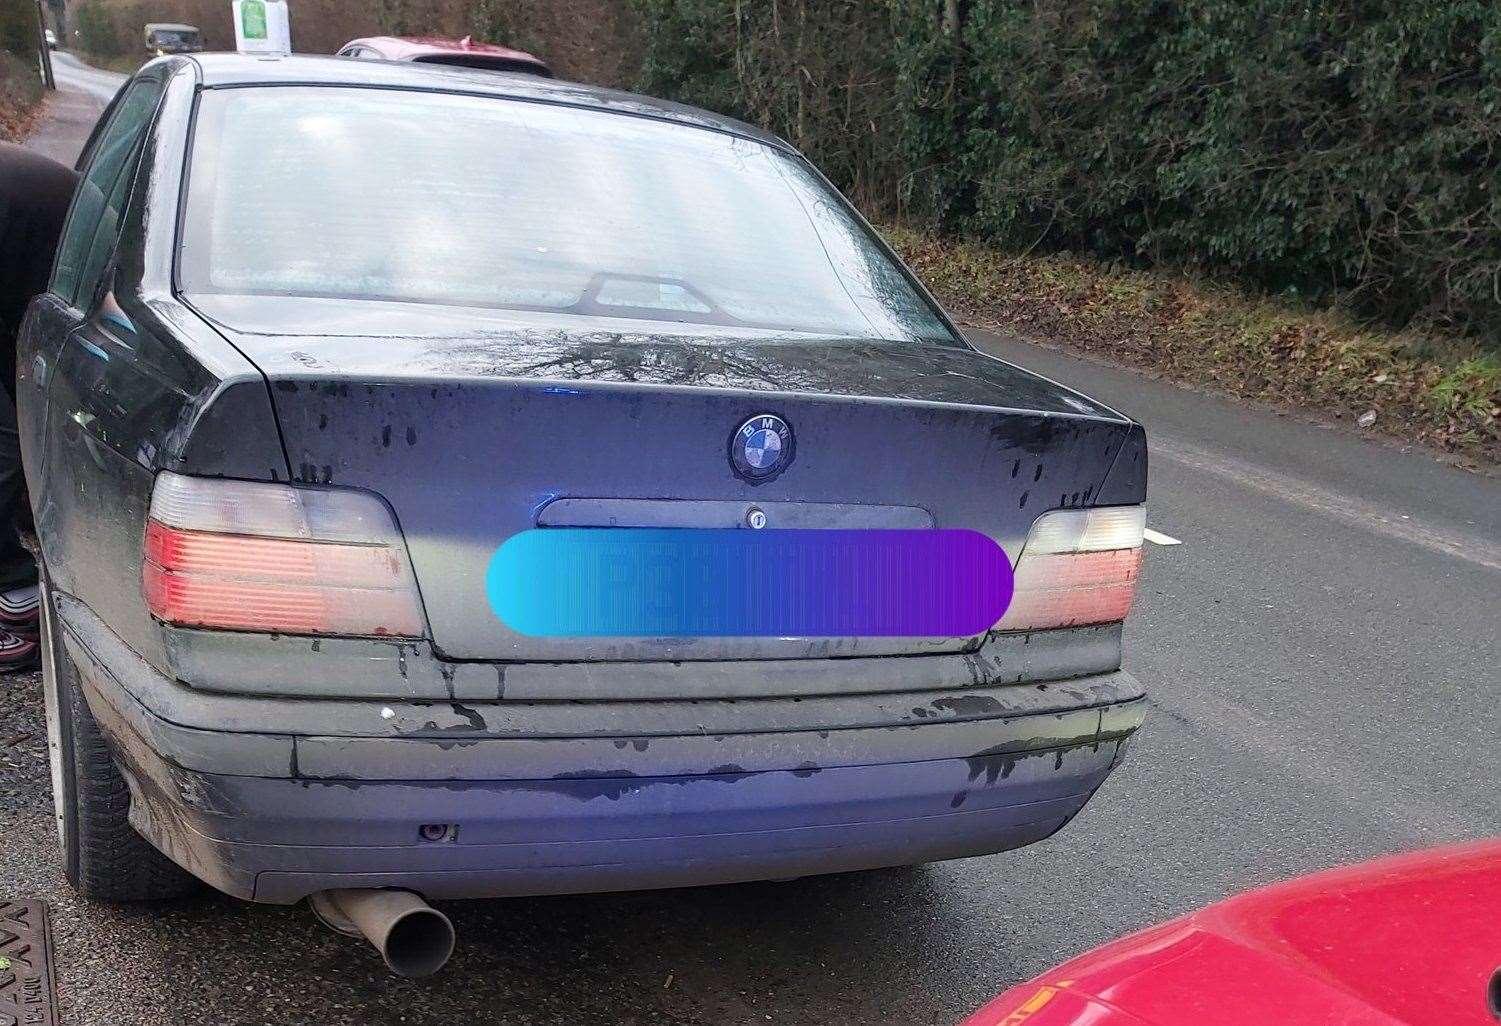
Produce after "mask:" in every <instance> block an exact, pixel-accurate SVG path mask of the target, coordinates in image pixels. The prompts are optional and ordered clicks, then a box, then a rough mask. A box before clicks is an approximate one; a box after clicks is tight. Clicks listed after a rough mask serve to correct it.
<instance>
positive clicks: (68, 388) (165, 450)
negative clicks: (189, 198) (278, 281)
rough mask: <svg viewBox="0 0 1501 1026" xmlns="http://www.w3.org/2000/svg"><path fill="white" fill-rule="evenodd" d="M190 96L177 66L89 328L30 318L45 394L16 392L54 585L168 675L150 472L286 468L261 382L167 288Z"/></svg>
mask: <svg viewBox="0 0 1501 1026" xmlns="http://www.w3.org/2000/svg"><path fill="white" fill-rule="evenodd" d="M193 93H194V81H193V73H192V68H191V65H187V64H184V65H182V67H181V68H180V69H179V70H178V72H177V73H176V74H175V75H174V78H173V81H172V83H171V85H170V86H169V89H168V91H167V94H166V97H165V99H164V101H163V105H162V107H161V109H160V111H159V113H158V115H157V118H156V120H155V122H154V123H153V124H152V126H151V128H150V129H149V131H148V134H147V137H146V139H145V142H144V148H143V150H142V159H141V161H140V164H139V166H138V168H137V169H136V171H135V178H134V182H133V184H132V186H131V189H130V192H129V198H128V200H127V202H126V207H125V210H124V214H123V217H122V219H121V224H122V227H121V234H120V242H119V246H118V250H117V253H116V260H115V269H114V271H113V272H112V274H111V275H109V276H108V277H107V292H106V293H105V295H104V297H103V300H102V301H101V302H99V303H97V304H95V309H93V310H91V311H89V312H88V314H87V315H86V316H84V317H82V319H81V321H80V319H79V314H78V313H77V312H76V311H68V310H67V309H66V308H65V307H61V308H60V309H58V310H49V311H42V312H45V313H47V314H48V315H49V316H47V317H45V318H43V317H40V316H38V317H36V318H34V319H35V321H36V330H35V331H34V332H33V333H32V335H31V338H30V339H29V341H28V343H27V346H28V348H27V354H28V355H29V356H31V357H32V358H33V359H32V360H31V361H29V362H28V366H27V368H26V370H27V372H28V373H30V374H33V375H35V374H37V373H38V372H40V373H41V374H42V375H43V376H45V381H44V382H43V389H44V390H45V402H44V403H38V402H37V401H36V399H35V397H36V395H37V394H38V393H39V392H40V391H42V389H38V388H37V386H36V385H35V384H34V383H33V384H32V386H31V388H30V389H27V388H26V387H24V386H25V384H26V383H25V382H23V388H22V394H23V395H27V394H29V395H30V396H31V397H32V398H31V399H30V400H29V401H28V402H27V403H24V404H23V406H24V408H25V413H24V414H23V418H22V424H21V430H22V435H23V448H24V450H25V451H26V453H27V459H28V465H29V466H31V467H32V468H34V478H33V480H32V481H31V482H30V483H31V488H32V492H31V494H32V505H33V508H34V511H35V513H36V522H37V534H38V538H39V540H40V542H41V546H42V553H43V556H44V558H45V560H46V563H47V567H48V572H49V574H50V577H51V580H52V582H53V584H54V586H55V587H56V588H58V589H59V590H61V591H63V592H65V593H67V594H71V595H73V596H74V597H76V598H78V599H79V600H81V601H82V602H84V603H85V604H87V605H88V606H89V607H90V608H92V609H93V610H94V612H95V613H96V614H98V615H99V617H100V618H101V619H103V620H104V621H105V622H106V623H107V624H108V625H109V626H110V627H111V628H112V629H113V630H114V631H115V632H116V633H117V634H119V635H120V636H121V637H122V638H123V639H124V640H125V641H126V642H127V643H129V644H130V645H131V646H132V647H133V648H134V649H135V650H136V651H138V652H139V653H141V655H142V656H143V657H145V658H146V659H147V660H148V661H150V662H151V663H153V664H154V665H156V666H158V667H159V668H160V667H164V666H165V664H166V663H165V656H164V652H163V647H162V637H161V631H160V630H159V628H158V627H157V625H156V623H155V622H154V621H153V620H152V619H151V616H150V613H149V611H148V610H147V608H146V605H145V600H144V597H143V595H142V591H141V552H142V541H143V537H144V532H145V520H146V515H147V512H148V509H149V507H150V499H151V488H152V483H153V481H154V479H155V475H156V472H157V471H158V470H161V469H172V470H176V471H179V472H182V473H193V474H203V475H208V476H227V477H248V478H256V479H268V478H278V477H279V478H281V479H285V478H286V477H287V466H286V458H285V455H284V454H283V452H282V449H281V442H280V436H279V434H278V433H277V430H276V424H275V419H274V416H273V414H272V410H271V404H270V398H269V395H268V393H267V390H266V384H265V379H264V377H263V376H262V375H261V374H260V372H259V371H257V370H256V369H255V367H254V366H253V365H252V364H251V363H250V362H249V361H248V360H246V359H245V358H244V357H243V356H242V355H241V354H240V353H239V352H238V351H237V350H235V349H234V347H233V346H231V345H230V344H229V343H228V342H226V341H225V340H224V339H223V338H222V337H221V336H219V335H218V334H217V333H216V332H214V331H213V330H212V329H211V328H210V327H209V326H208V325H207V324H205V323H204V322H203V321H202V320H201V319H199V318H198V317H197V316H195V315H194V314H193V313H192V312H191V311H189V310H187V309H186V308H185V307H183V306H182V305H181V304H180V303H178V302H177V300H176V299H175V298H174V296H173V292H172V253H173V248H174V246H175V233H176V223H177V199H178V191H179V189H180V187H181V184H182V168H183V155H184V145H185V140H186V138H187V133H188V131H189V125H190V121H191V111H192V103H193ZM38 302H39V303H45V302H51V303H52V304H53V306H59V304H57V303H56V301H55V300H50V301H48V300H43V301H38ZM34 313H35V311H34ZM70 318H71V320H70ZM38 354H41V355H42V356H43V360H42V362H41V363H40V364H36V363H35V360H34V358H35V357H36V356H37V355H38ZM48 354H55V355H50V358H48Z"/></svg>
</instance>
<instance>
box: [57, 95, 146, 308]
mask: <svg viewBox="0 0 1501 1026" xmlns="http://www.w3.org/2000/svg"><path fill="white" fill-rule="evenodd" d="M162 88H163V84H162V83H161V82H159V81H156V80H154V79H142V80H140V81H138V82H135V83H132V84H131V86H130V91H129V92H127V93H126V94H125V95H124V96H123V97H122V98H121V100H120V103H119V104H118V106H117V107H116V108H115V113H114V116H113V118H111V120H110V123H109V127H107V128H106V129H105V130H104V134H103V135H101V136H100V137H99V140H98V144H97V145H96V146H95V147H94V153H93V156H92V158H91V159H90V161H89V165H88V167H87V168H86V169H85V170H84V172H83V178H82V180H81V181H80V182H79V183H78V192H77V193H76V194H75V195H74V197H73V208H72V210H70V211H69V213H68V225H67V227H66V228H65V229H63V237H62V240H61V241H60V242H59V244H58V247H57V263H56V265H55V266H54V268H53V271H52V285H51V287H50V289H49V291H51V292H53V293H54V294H56V295H58V296H60V297H61V298H62V299H64V300H65V301H66V302H67V303H68V304H69V305H70V306H77V305H78V304H79V303H80V302H83V301H86V300H87V299H88V298H89V297H90V296H92V295H93V293H94V290H95V288H96V287H97V285H98V281H97V278H98V275H99V274H100V273H101V272H102V271H103V264H104V262H105V261H106V260H107V259H108V257H109V251H110V250H111V249H112V248H113V246H114V240H115V234H116V233H117V232H118V229H119V217H120V207H121V206H122V205H123V203H124V199H125V193H126V189H125V188H124V187H123V185H122V182H123V181H124V180H126V179H128V178H129V172H130V170H131V169H132V168H133V166H134V162H133V161H131V159H130V158H131V157H132V155H133V154H134V153H135V150H136V146H137V144H138V143H139V142H140V140H141V136H142V135H143V134H144V133H145V131H146V126H147V124H149V123H150V121H151V116H152V114H154V113H155V111H156V107H157V101H158V100H160V99H161V95H162ZM117 186H119V187H117ZM101 246H102V248H103V249H104V254H103V256H98V257H97V259H95V258H96V255H97V253H98V251H99V249H100V248H101ZM91 275H92V277H90V276H91Z"/></svg>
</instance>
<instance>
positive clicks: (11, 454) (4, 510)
mask: <svg viewBox="0 0 1501 1026" xmlns="http://www.w3.org/2000/svg"><path fill="white" fill-rule="evenodd" d="M25 495H26V478H25V477H24V475H23V474H22V473H21V442H20V436H19V435H18V434H17V432H16V404H15V401H14V400H12V399H11V397H10V392H9V391H8V390H4V389H0V673H4V672H6V671H9V670H15V669H20V668H23V667H26V666H30V665H32V664H33V663H35V662H36V658H37V633H38V632H37V615H38V610H39V608H40V607H39V604H38V600H39V593H38V589H37V569H36V559H35V558H34V557H33V556H32V554H31V552H30V550H28V549H27V548H26V546H24V545H22V544H21V536H20V534H19V533H17V531H16V520H17V517H18V514H19V513H20V506H21V503H22V502H23V501H24V496H25Z"/></svg>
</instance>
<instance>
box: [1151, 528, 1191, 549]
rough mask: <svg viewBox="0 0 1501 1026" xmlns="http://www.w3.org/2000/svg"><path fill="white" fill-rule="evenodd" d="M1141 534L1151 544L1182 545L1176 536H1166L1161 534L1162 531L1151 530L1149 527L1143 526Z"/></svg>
mask: <svg viewBox="0 0 1501 1026" xmlns="http://www.w3.org/2000/svg"><path fill="white" fill-rule="evenodd" d="M1141 534H1142V537H1144V538H1145V539H1146V540H1147V541H1149V542H1151V543H1152V544H1153V545H1182V544H1183V543H1182V542H1181V541H1179V540H1178V539H1177V538H1170V537H1168V536H1167V535H1165V534H1162V533H1160V532H1158V531H1154V530H1152V529H1151V528H1150V527H1147V528H1144V529H1143V530H1142V532H1141Z"/></svg>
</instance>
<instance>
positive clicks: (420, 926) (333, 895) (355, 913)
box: [309, 890, 455, 979]
mask: <svg viewBox="0 0 1501 1026" xmlns="http://www.w3.org/2000/svg"><path fill="white" fill-rule="evenodd" d="M309 902H310V903H311V905H312V906H313V914H314V915H316V916H317V917H318V918H319V919H321V920H322V921H323V923H324V924H325V925H326V926H328V927H329V928H330V929H332V930H335V931H337V932H338V933H342V934H345V935H346V936H349V937H363V938H365V939H366V940H367V941H369V942H370V943H371V944H373V945H374V946H375V950H377V951H379V952H380V957H381V958H383V959H384V960H385V962H386V965H387V966H388V967H389V968H390V970H391V971H392V972H393V973H396V974H397V975H398V976H406V977H409V978H413V979H415V978H417V977H422V976H431V975H432V974H433V973H435V972H437V971H438V970H439V969H442V968H443V966H444V965H446V964H447V962H448V959H449V956H451V955H452V954H453V946H454V941H455V934H454V930H453V923H451V922H449V919H448V917H447V916H445V915H444V914H443V913H442V912H439V911H438V910H437V909H435V908H433V907H432V906H431V905H429V904H428V903H427V902H425V901H423V900H422V897H421V895H418V894H414V893H412V892H411V891H377V890H339V891H319V892H318V893H317V894H314V895H313V896H312V898H310V899H309Z"/></svg>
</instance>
